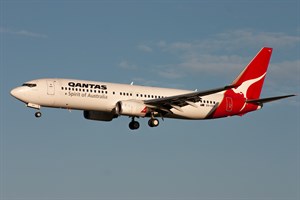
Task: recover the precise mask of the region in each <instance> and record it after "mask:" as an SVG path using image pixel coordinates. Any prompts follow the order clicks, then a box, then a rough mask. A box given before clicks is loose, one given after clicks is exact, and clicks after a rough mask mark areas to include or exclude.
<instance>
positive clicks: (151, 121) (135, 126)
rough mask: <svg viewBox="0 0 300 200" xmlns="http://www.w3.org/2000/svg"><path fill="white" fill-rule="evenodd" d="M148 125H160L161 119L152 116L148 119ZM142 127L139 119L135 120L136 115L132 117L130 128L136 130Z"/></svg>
mask: <svg viewBox="0 0 300 200" xmlns="http://www.w3.org/2000/svg"><path fill="white" fill-rule="evenodd" d="M148 125H149V126H150V127H157V126H158V125H159V121H158V119H156V118H150V119H149V121H148ZM139 127H140V123H139V122H138V121H135V120H134V117H132V120H131V122H130V123H129V128H130V129H131V130H136V129H138V128H139Z"/></svg>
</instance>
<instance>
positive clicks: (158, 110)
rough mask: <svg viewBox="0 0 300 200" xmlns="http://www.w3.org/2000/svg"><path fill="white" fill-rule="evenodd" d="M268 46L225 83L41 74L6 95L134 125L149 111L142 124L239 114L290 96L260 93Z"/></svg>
mask: <svg viewBox="0 0 300 200" xmlns="http://www.w3.org/2000/svg"><path fill="white" fill-rule="evenodd" d="M272 51H273V49H272V48H270V47H263V48H262V49H261V50H260V51H259V52H258V53H257V55H256V56H255V57H254V58H253V59H252V61H250V63H249V64H248V65H247V66H246V67H245V69H244V70H243V71H242V72H241V73H240V74H239V75H238V76H237V77H236V79H235V80H234V81H233V82H232V83H231V84H230V85H227V86H225V87H220V88H215V89H210V90H205V91H190V90H181V89H171V88H159V87H147V86H139V85H134V84H118V83H108V82H95V81H86V80H74V79H58V78H45V79H37V80H32V81H28V82H25V83H24V84H23V85H22V86H20V87H16V88H14V89H12V90H11V92H10V93H11V95H12V96H13V97H15V98H16V99H18V100H20V101H22V102H24V103H25V104H26V106H27V107H29V108H34V109H36V110H37V112H36V113H35V116H36V117H37V118H39V117H41V115H42V114H41V112H40V109H41V108H42V107H49V108H63V109H68V110H72V109H74V110H83V116H84V117H85V118H86V119H89V120H98V121H112V120H113V119H114V118H117V117H119V116H129V117H130V118H131V121H130V123H129V128H130V129H131V130H136V129H138V128H139V127H140V124H139V122H138V121H136V120H135V119H136V118H140V117H142V118H144V117H149V118H150V119H149V121H148V125H149V126H150V127H157V126H158V125H159V120H158V119H157V118H162V120H163V119H164V118H175V119H186V120H201V119H216V118H223V117H229V116H234V115H238V116H242V115H244V114H246V113H248V112H252V111H256V110H259V109H261V108H262V107H263V105H264V104H265V103H268V102H272V101H276V100H279V99H283V98H287V97H292V96H295V95H294V94H290V95H285V96H275V97H268V98H260V94H261V90H262V87H263V83H264V79H265V76H266V74H267V68H268V65H269V62H270V58H271V54H272Z"/></svg>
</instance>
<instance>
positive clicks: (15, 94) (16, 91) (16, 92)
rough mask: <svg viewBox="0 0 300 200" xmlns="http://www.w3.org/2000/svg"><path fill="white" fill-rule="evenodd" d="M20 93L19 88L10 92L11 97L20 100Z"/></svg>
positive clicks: (20, 89)
mask: <svg viewBox="0 0 300 200" xmlns="http://www.w3.org/2000/svg"><path fill="white" fill-rule="evenodd" d="M21 93H22V88H20V87H17V88H14V89H12V90H11V91H10V94H11V96H13V97H15V98H17V99H21Z"/></svg>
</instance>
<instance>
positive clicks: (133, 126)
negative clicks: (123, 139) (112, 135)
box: [129, 117, 140, 130]
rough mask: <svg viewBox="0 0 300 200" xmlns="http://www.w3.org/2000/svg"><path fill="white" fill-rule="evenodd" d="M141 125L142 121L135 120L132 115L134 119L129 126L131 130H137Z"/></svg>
mask: <svg viewBox="0 0 300 200" xmlns="http://www.w3.org/2000/svg"><path fill="white" fill-rule="evenodd" d="M139 127H140V123H139V122H138V121H135V120H134V117H132V120H131V122H130V123H129V128H130V129H131V130H136V129H138V128H139Z"/></svg>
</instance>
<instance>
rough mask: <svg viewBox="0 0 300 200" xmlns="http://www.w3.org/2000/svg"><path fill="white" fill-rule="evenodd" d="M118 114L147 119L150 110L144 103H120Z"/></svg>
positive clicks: (117, 109) (117, 108) (117, 106)
mask: <svg viewBox="0 0 300 200" xmlns="http://www.w3.org/2000/svg"><path fill="white" fill-rule="evenodd" d="M115 111H116V114H118V115H127V116H133V117H145V116H146V114H147V112H148V108H147V106H146V105H145V104H144V103H142V102H137V101H119V102H118V103H117V105H116V110H115Z"/></svg>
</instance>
